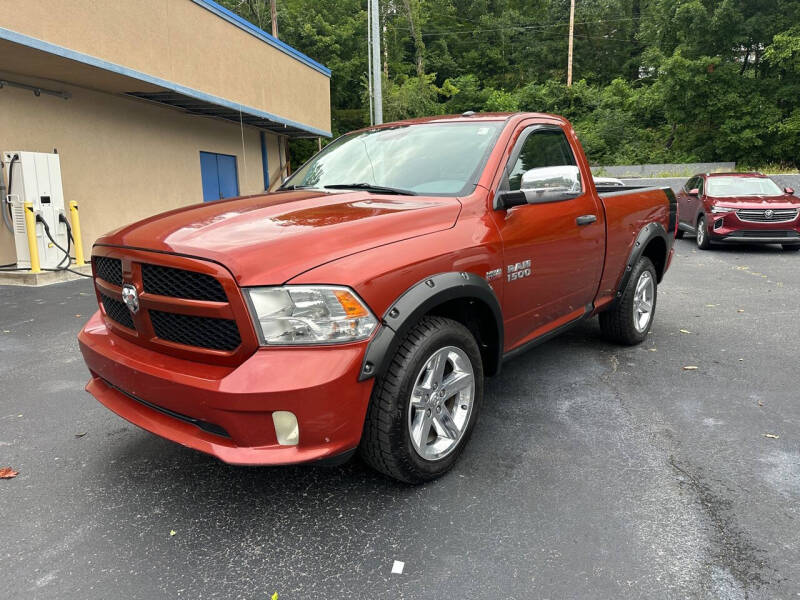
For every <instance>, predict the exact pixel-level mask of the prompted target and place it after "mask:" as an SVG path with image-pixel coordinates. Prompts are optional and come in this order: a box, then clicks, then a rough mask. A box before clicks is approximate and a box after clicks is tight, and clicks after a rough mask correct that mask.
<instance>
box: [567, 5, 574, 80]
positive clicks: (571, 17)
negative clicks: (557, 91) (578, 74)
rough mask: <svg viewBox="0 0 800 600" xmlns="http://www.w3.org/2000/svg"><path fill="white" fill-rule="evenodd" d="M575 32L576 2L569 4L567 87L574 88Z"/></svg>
mask: <svg viewBox="0 0 800 600" xmlns="http://www.w3.org/2000/svg"><path fill="white" fill-rule="evenodd" d="M574 31H575V0H570V2H569V51H568V55H567V87H572V39H573V37H574V36H573V33H574Z"/></svg>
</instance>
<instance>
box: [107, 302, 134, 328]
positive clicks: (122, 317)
mask: <svg viewBox="0 0 800 600" xmlns="http://www.w3.org/2000/svg"><path fill="white" fill-rule="evenodd" d="M100 301H101V302H102V303H103V310H105V311H106V314H107V315H108V318H109V319H112V320H114V321H116V322H117V323H119V324H120V325H122V326H123V327H127V328H128V329H136V326H135V325H134V324H133V318H132V317H131V313H130V311H129V310H128V307H127V306H125V304H123V303H122V302H120V301H119V300H114V299H113V298H111V297H110V296H106V295H105V294H103V293H101V294H100Z"/></svg>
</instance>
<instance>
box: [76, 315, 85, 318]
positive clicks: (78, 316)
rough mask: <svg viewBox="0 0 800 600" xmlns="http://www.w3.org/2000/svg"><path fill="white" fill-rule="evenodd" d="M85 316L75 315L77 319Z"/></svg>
mask: <svg viewBox="0 0 800 600" xmlns="http://www.w3.org/2000/svg"><path fill="white" fill-rule="evenodd" d="M82 316H83V315H75V317H76V318H78V319H80V318H81V317H82Z"/></svg>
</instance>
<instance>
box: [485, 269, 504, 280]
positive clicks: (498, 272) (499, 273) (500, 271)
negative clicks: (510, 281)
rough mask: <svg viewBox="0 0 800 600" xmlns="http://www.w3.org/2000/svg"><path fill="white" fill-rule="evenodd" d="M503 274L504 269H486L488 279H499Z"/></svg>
mask: <svg viewBox="0 0 800 600" xmlns="http://www.w3.org/2000/svg"><path fill="white" fill-rule="evenodd" d="M502 275H503V269H492V270H491V271H486V281H491V280H492V279H497V278H498V277H501V276H502Z"/></svg>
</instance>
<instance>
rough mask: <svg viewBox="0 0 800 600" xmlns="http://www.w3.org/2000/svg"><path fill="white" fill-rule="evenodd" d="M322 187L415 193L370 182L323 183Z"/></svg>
mask: <svg viewBox="0 0 800 600" xmlns="http://www.w3.org/2000/svg"><path fill="white" fill-rule="evenodd" d="M323 187H324V188H325V189H331V190H366V191H368V192H377V193H379V194H399V195H401V196H416V195H417V193H416V192H412V191H411V190H403V189H400V188H393V187H385V186H382V185H373V184H371V183H334V184H333V185H325V186H323Z"/></svg>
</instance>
